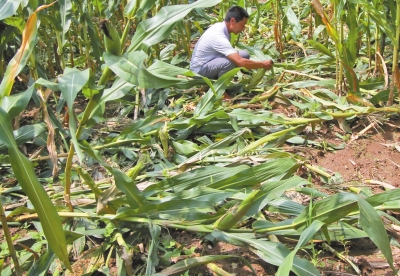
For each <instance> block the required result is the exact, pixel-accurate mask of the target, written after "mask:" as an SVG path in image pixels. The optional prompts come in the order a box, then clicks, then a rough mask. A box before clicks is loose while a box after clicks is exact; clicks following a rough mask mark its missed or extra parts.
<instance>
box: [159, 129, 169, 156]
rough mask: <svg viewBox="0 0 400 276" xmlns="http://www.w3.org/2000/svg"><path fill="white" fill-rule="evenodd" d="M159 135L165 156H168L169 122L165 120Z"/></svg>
mask: <svg viewBox="0 0 400 276" xmlns="http://www.w3.org/2000/svg"><path fill="white" fill-rule="evenodd" d="M158 136H159V138H160V141H161V145H162V147H163V150H164V156H165V157H168V149H169V147H168V138H169V137H168V128H167V122H165V124H164V127H163V128H161V129H160V131H159V132H158Z"/></svg>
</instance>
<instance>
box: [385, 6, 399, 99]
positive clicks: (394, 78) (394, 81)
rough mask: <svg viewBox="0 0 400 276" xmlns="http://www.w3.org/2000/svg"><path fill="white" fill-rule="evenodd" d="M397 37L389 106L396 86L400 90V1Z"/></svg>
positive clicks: (394, 48)
mask: <svg viewBox="0 0 400 276" xmlns="http://www.w3.org/2000/svg"><path fill="white" fill-rule="evenodd" d="M396 3H397V11H396V24H395V27H396V39H395V41H394V43H393V62H392V65H393V68H392V83H391V84H390V93H389V100H388V106H392V105H393V98H394V87H395V85H396V86H397V91H398V92H400V72H399V41H400V1H399V0H398V1H396Z"/></svg>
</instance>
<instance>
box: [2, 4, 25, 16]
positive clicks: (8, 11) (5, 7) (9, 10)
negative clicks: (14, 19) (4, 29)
mask: <svg viewBox="0 0 400 276" xmlns="http://www.w3.org/2000/svg"><path fill="white" fill-rule="evenodd" d="M22 2H24V1H23V0H13V1H10V0H1V1H0V20H3V19H5V18H7V17H10V16H12V15H14V14H15V12H16V11H17V9H18V7H19V5H20V4H21V3H22Z"/></svg>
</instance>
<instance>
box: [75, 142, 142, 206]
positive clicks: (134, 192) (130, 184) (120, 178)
mask: <svg viewBox="0 0 400 276" xmlns="http://www.w3.org/2000/svg"><path fill="white" fill-rule="evenodd" d="M81 145H82V148H83V149H84V150H85V152H86V153H87V154H89V155H90V156H91V157H92V158H94V159H95V160H97V161H98V162H99V163H100V164H101V165H103V166H104V168H106V169H107V170H108V171H109V172H110V173H112V174H113V176H114V178H115V185H116V186H117V188H118V189H119V190H120V191H121V192H123V193H124V194H125V195H126V198H127V200H128V203H129V205H130V207H131V208H137V207H139V206H143V205H145V204H146V199H145V197H144V196H143V194H142V193H141V191H140V190H139V189H138V187H137V186H136V185H135V181H134V180H132V179H131V178H130V177H129V176H127V175H126V174H125V173H123V172H121V171H120V170H118V169H116V168H112V167H111V166H109V165H108V164H107V163H106V162H105V161H104V160H103V158H102V157H101V156H100V154H99V152H98V151H96V150H94V149H93V148H92V147H91V146H90V144H89V143H88V142H87V141H82V143H81Z"/></svg>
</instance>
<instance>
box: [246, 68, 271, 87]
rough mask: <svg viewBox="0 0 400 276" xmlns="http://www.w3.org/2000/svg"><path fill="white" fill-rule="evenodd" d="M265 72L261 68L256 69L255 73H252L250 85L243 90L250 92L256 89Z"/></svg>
mask: <svg viewBox="0 0 400 276" xmlns="http://www.w3.org/2000/svg"><path fill="white" fill-rule="evenodd" d="M266 71H267V70H266V69H264V68H261V69H258V71H257V72H255V73H253V74H252V76H251V80H250V83H249V84H248V85H246V86H245V87H244V90H251V89H253V88H254V87H256V86H257V85H258V84H259V83H260V81H261V80H262V78H263V77H264V75H265V72H266Z"/></svg>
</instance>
